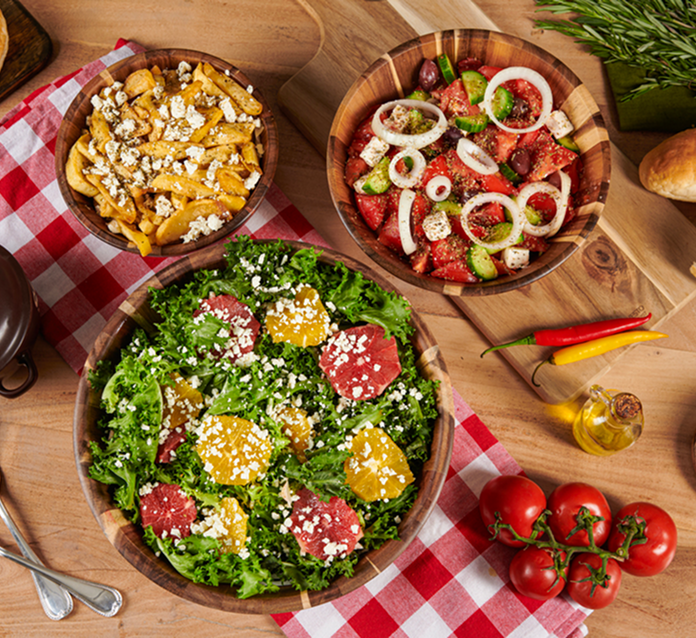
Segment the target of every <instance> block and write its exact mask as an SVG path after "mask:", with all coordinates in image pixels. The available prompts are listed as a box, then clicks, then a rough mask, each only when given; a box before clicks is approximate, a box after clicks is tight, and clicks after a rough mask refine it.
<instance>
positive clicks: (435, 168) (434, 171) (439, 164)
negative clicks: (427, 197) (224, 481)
mask: <svg viewBox="0 0 696 638" xmlns="http://www.w3.org/2000/svg"><path fill="white" fill-rule="evenodd" d="M438 175H444V176H445V177H447V178H448V179H449V180H450V181H451V180H452V173H451V172H450V167H449V164H448V163H447V159H446V158H445V156H444V155H438V156H437V157H436V158H435V159H434V160H432V161H431V162H429V163H428V165H427V166H426V167H425V169H424V170H423V175H421V182H420V183H421V186H422V187H423V188H425V186H426V185H427V183H428V182H429V181H430V180H431V179H432V178H433V177H437V176H438Z"/></svg>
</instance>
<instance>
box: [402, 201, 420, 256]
mask: <svg viewBox="0 0 696 638" xmlns="http://www.w3.org/2000/svg"><path fill="white" fill-rule="evenodd" d="M415 199H416V194H415V193H414V192H413V191H412V190H409V189H408V188H406V189H404V190H402V191H401V194H400V195H399V237H400V238H401V247H402V248H403V249H404V252H405V253H406V254H407V255H410V254H411V253H413V252H415V250H416V248H417V246H416V242H414V241H413V235H412V234H411V208H413V202H414V200H415Z"/></svg>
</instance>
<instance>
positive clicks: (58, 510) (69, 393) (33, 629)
mask: <svg viewBox="0 0 696 638" xmlns="http://www.w3.org/2000/svg"><path fill="white" fill-rule="evenodd" d="M355 1H356V2H357V1H363V0H355ZM372 1H380V2H385V1H386V0H372ZM393 1H394V2H397V0H393ZM447 2H452V0H443V3H444V4H446V3H447ZM23 4H24V6H25V7H26V8H27V9H28V10H29V11H30V12H31V13H32V14H33V15H34V17H35V18H36V19H37V20H38V21H39V23H40V24H41V25H43V27H44V28H45V29H46V30H47V31H48V33H49V34H50V36H51V38H52V40H53V45H54V46H53V49H54V53H53V59H52V61H51V63H50V64H49V65H48V67H47V68H45V69H44V70H43V71H42V72H41V73H40V74H39V75H38V76H36V77H35V78H33V79H32V80H31V81H30V82H29V83H28V84H26V85H25V86H23V87H22V88H20V89H19V90H18V91H16V92H15V93H14V94H12V95H10V96H9V97H8V98H7V99H5V100H4V101H3V102H2V103H0V116H1V115H3V114H4V113H6V112H7V111H8V110H9V109H10V108H12V107H13V106H14V105H15V104H17V103H18V102H19V101H20V100H21V99H22V98H24V97H25V96H27V95H28V94H29V93H30V92H31V91H33V90H34V89H36V88H38V87H40V86H42V85H44V84H46V83H48V82H50V81H51V80H53V79H54V78H56V77H59V76H62V75H64V74H66V73H69V72H71V71H73V70H74V69H76V68H78V67H80V66H82V65H83V64H85V63H87V62H89V61H91V60H92V59H94V58H97V57H99V56H101V55H103V54H105V53H106V52H107V51H108V50H109V49H110V48H112V47H113V45H114V44H115V42H116V40H117V39H118V38H119V37H126V38H130V39H132V40H135V41H137V42H139V43H141V44H142V45H144V46H146V47H152V48H157V47H177V48H192V49H199V50H205V51H206V52H208V53H211V54H213V55H216V56H219V57H222V58H225V59H227V60H229V61H230V62H231V63H233V64H235V65H237V66H239V67H240V68H242V69H243V70H244V71H245V73H246V74H247V75H248V76H249V77H250V78H251V79H252V81H253V83H254V84H255V85H256V86H258V87H259V88H260V89H261V90H262V91H263V93H264V95H265V96H266V97H267V98H268V99H269V101H270V102H271V105H272V107H273V108H274V111H275V114H276V117H277V120H278V126H279V133H280V139H281V151H280V163H279V167H278V171H277V174H276V182H277V183H278V185H279V186H280V188H281V189H282V190H283V191H284V192H285V193H286V194H287V196H288V197H289V198H290V200H291V201H292V202H293V203H294V204H295V205H296V206H297V207H298V208H299V209H300V210H301V211H302V213H303V214H304V215H305V216H306V217H307V218H308V219H309V220H310V221H311V222H312V223H313V224H314V225H315V227H316V228H317V229H318V231H319V232H320V233H321V235H322V236H323V237H324V238H325V239H326V240H327V241H328V242H329V243H330V244H331V245H332V246H333V247H334V248H336V249H338V250H340V251H342V252H344V253H347V254H349V255H351V256H352V257H355V258H356V259H362V260H365V259H366V258H365V257H364V256H363V255H362V254H361V252H360V251H359V249H358V248H357V246H356V245H355V244H354V242H353V241H352V240H351V239H350V237H349V235H348V234H347V232H346V231H345V229H344V228H343V226H342V224H341V222H340V221H339V219H338V217H337V215H336V214H335V213H334V211H333V209H332V204H331V199H330V197H329V193H328V188H327V185H326V177H325V163H324V159H323V157H322V156H321V155H320V154H319V153H318V152H317V151H316V150H314V149H313V148H312V147H311V146H310V145H309V144H308V142H307V141H306V140H305V139H304V138H303V137H302V135H301V134H300V133H299V132H298V130H297V129H296V128H295V127H294V126H293V125H292V124H291V123H290V122H289V120H288V119H287V118H286V117H285V116H284V115H283V114H282V113H281V112H280V110H279V109H278V108H276V107H277V102H276V94H277V92H278V90H279V89H280V87H281V86H282V85H283V84H284V83H285V82H286V81H287V80H288V79H289V78H290V77H292V76H293V75H294V74H295V73H297V71H298V70H299V69H301V68H302V67H303V66H304V65H305V64H306V63H307V62H309V60H310V59H311V58H312V56H313V55H314V54H315V52H316V51H317V49H318V47H319V46H320V43H321V36H322V34H321V30H320V28H319V26H318V25H317V23H316V22H315V21H314V20H313V18H312V16H311V14H310V12H308V10H307V7H306V6H304V5H303V4H302V1H301V0H299V1H295V0H236V1H235V2H227V0H169V1H168V2H158V3H155V2H151V1H149V0H137V1H136V0H101V1H100V2H93V1H92V0H73V1H72V2H69V3H68V2H49V1H47V0H25V1H24V3H23ZM477 4H478V5H479V7H480V9H481V10H482V11H483V12H484V13H486V14H487V15H488V16H489V17H490V18H492V19H493V20H494V22H496V23H497V24H498V25H499V26H500V28H501V29H502V30H503V31H506V32H508V33H512V34H515V35H518V36H520V37H523V38H526V39H529V40H532V41H534V42H535V43H537V44H538V45H540V46H542V47H543V48H545V49H547V50H548V51H550V52H551V53H554V54H555V55H556V56H558V57H559V58H561V59H562V60H564V61H565V62H566V63H567V64H568V65H569V66H570V67H571V68H572V69H573V70H574V71H575V73H576V74H577V75H578V76H580V78H581V79H582V80H583V81H584V82H585V83H586V84H587V85H588V87H589V88H590V91H591V92H592V93H593V95H594V96H595V99H596V100H597V102H598V104H599V105H600V107H601V109H602V112H603V114H604V117H605V119H606V121H607V123H608V128H609V133H610V137H611V139H612V140H613V141H614V142H615V143H616V145H617V146H618V147H619V148H620V149H621V150H622V151H624V153H626V155H627V156H628V157H629V158H630V159H631V160H632V161H633V162H634V163H636V164H637V163H638V162H639V161H640V159H641V158H642V157H643V155H644V154H645V153H646V152H647V151H648V150H649V149H650V148H652V147H653V146H655V145H656V144H657V143H658V142H659V141H660V140H661V139H663V138H664V137H665V136H664V135H661V134H656V133H655V134H648V133H621V132H619V131H617V130H616V117H615V113H614V110H613V106H612V105H611V94H610V91H609V87H608V83H607V79H606V76H605V75H604V73H603V72H602V68H601V64H600V63H599V62H598V60H596V59H595V58H593V57H591V56H590V55H589V54H588V53H587V52H586V51H585V50H584V49H583V48H582V47H581V46H579V45H577V44H575V43H573V42H572V40H570V39H569V38H565V37H564V36H561V35H559V34H555V33H552V32H545V33H541V32H539V31H537V30H534V29H533V22H532V20H533V16H534V3H533V1H532V0H499V1H497V0H479V1H478V2H477ZM462 26H466V25H462ZM680 208H681V210H682V211H683V213H684V214H685V215H686V216H687V217H688V218H689V219H690V220H691V222H692V223H694V222H695V221H696V208H695V207H694V206H693V205H681V207H680ZM646 249H647V250H649V247H646ZM373 267H376V266H374V265H373ZM392 280H393V279H392ZM400 287H401V289H402V291H403V293H404V294H405V295H406V296H407V297H408V298H409V299H410V300H411V301H412V303H413V305H414V307H415V308H416V309H417V310H418V311H419V312H420V313H421V314H422V315H423V316H424V317H425V319H426V320H427V321H428V323H429V325H430V327H431V329H432V331H433V333H434V335H435V338H436V339H437V341H438V342H439V344H440V346H441V347H442V348H443V350H444V353H445V357H446V360H447V363H448V366H449V370H450V373H451V376H452V380H453V385H454V387H455V389H456V390H458V391H459V393H460V394H461V395H462V396H463V397H464V399H465V400H466V401H467V402H468V403H469V404H470V405H471V406H472V408H473V409H474V410H475V411H476V413H477V414H478V415H479V416H480V417H481V419H482V420H483V421H484V422H485V423H486V425H487V426H488V427H489V428H490V430H491V431H492V432H493V434H494V435H495V436H496V437H498V439H499V440H500V441H501V442H502V443H503V445H504V446H505V448H506V449H507V450H508V451H509V452H510V453H511V454H512V456H513V457H514V458H515V459H516V460H517V461H518V463H519V464H520V465H521V466H522V467H523V468H524V469H525V470H526V472H527V473H528V474H529V476H530V477H531V478H533V479H534V480H536V481H538V482H539V483H540V485H541V486H542V487H543V488H544V489H545V491H546V492H547V494H548V493H549V492H550V491H551V490H552V489H553V487H555V486H556V485H558V484H560V483H562V482H567V481H586V482H589V483H592V484H593V485H595V486H597V487H598V488H600V489H601V490H602V491H603V492H604V493H605V494H606V495H607V498H608V500H609V502H610V505H611V506H612V508H613V509H616V508H618V507H619V506H620V505H622V504H625V503H628V502H631V501H636V500H647V501H651V502H654V503H655V504H658V505H660V506H662V507H664V508H665V509H666V510H668V511H669V512H670V513H671V514H672V516H673V518H674V519H675V521H676V523H677V527H678V529H679V547H678V550H677V554H676V558H675V560H674V562H673V563H672V565H671V566H670V567H669V568H668V569H667V570H666V571H665V572H664V573H662V574H660V575H659V576H656V577H653V578H650V579H641V578H636V577H632V576H625V577H624V580H623V584H622V587H621V591H620V593H619V597H618V599H617V600H616V601H615V602H614V603H613V604H612V605H611V606H610V607H608V608H607V609H604V610H601V611H597V612H595V613H593V614H592V615H591V616H590V618H589V619H588V621H587V625H588V627H589V629H590V635H591V636H592V637H593V638H605V637H610V636H611V637H619V636H621V637H623V636H631V637H632V638H648V637H650V638H652V637H653V636H669V637H671V636H674V637H683V636H690V635H694V632H695V631H696V630H695V629H694V627H695V626H696V517H695V516H694V509H695V508H694V496H695V492H694V490H695V489H696V474H695V472H694V467H693V464H692V452H691V449H692V446H693V438H694V433H695V431H696V351H695V350H696V348H695V346H694V344H696V305H694V303H693V302H692V303H690V304H688V305H687V306H686V307H685V308H683V309H682V311H681V312H679V313H678V314H677V315H676V316H675V317H673V318H672V319H670V320H669V322H668V323H666V324H664V325H663V326H661V328H662V329H663V331H664V332H667V333H668V334H669V335H670V338H669V339H665V340H661V341H659V342H656V344H657V345H652V344H651V345H650V347H643V346H638V347H636V348H635V349H634V350H632V351H631V352H630V353H628V354H627V355H626V356H625V357H623V358H622V359H621V360H620V362H619V364H617V365H616V366H615V367H614V368H613V369H612V370H611V371H610V372H609V373H607V374H606V375H605V376H604V377H603V379H602V384H603V385H604V386H605V387H612V388H620V389H623V390H629V391H631V392H634V393H635V394H637V395H638V396H639V397H640V398H641V399H642V401H643V405H644V408H645V414H646V426H645V430H644V434H643V437H642V438H641V439H640V441H639V442H638V444H637V445H636V446H635V447H634V448H632V449H631V450H628V451H624V452H622V453H620V454H618V455H616V456H613V457H608V458H599V457H592V456H590V455H588V454H585V453H584V452H582V451H581V450H580V449H579V448H577V447H576V446H575V444H574V442H573V439H572V436H571V432H570V424H569V417H570V415H572V411H573V406H549V405H545V404H544V403H543V402H542V401H541V400H540V399H539V398H538V396H537V395H536V394H535V393H534V392H533V391H532V390H531V389H530V388H529V386H528V385H527V384H526V383H524V382H523V381H522V380H521V379H520V378H519V377H518V376H517V374H516V373H515V371H514V370H513V369H512V368H511V367H509V366H508V365H507V364H506V363H505V361H504V360H503V359H502V358H500V357H498V356H495V355H494V356H489V357H486V358H485V359H480V358H479V353H480V352H481V351H482V350H483V349H484V348H485V347H486V346H487V345H488V344H487V343H486V341H485V340H484V339H483V337H482V336H481V335H480V333H479V332H478V331H477V330H476V329H475V328H474V327H473V326H472V325H471V324H470V322H469V321H467V319H466V318H465V317H464V316H463V315H462V314H461V312H460V311H458V310H457V309H456V308H455V307H454V306H453V305H452V304H451V303H450V302H449V301H448V300H447V299H446V298H442V297H439V296H437V295H435V294H433V293H426V292H421V291H420V290H417V289H415V288H412V287H410V286H408V285H401V286H400ZM559 301H560V300H559ZM35 358H36V361H37V365H38V368H39V380H38V382H37V383H36V385H35V386H34V388H32V390H31V391H30V392H28V393H27V394H25V395H24V396H23V397H21V398H18V399H14V400H6V399H0V468H2V475H3V484H2V487H1V488H0V493H1V494H2V498H3V499H4V500H5V501H6V503H7V506H8V508H9V509H10V511H11V512H12V514H13V515H14V517H15V519H16V520H17V521H18V522H19V525H20V527H21V528H22V529H23V530H24V532H25V533H26V536H27V538H28V539H29V541H30V542H31V544H32V546H33V548H34V549H35V551H36V552H37V553H38V554H39V555H40V556H41V557H42V558H43V559H44V560H45V561H46V562H47V563H48V564H49V565H50V566H51V567H53V568H55V569H57V570H60V571H64V572H67V573H70V574H73V575H75V576H79V577H82V578H87V579H91V580H96V581H102V582H105V583H108V584H110V585H112V586H114V587H117V588H118V589H120V590H121V591H122V592H123V594H124V599H125V604H124V607H123V609H122V610H121V611H120V612H119V614H118V615H117V616H116V617H114V618H111V619H105V618H102V617H100V616H97V615H96V614H94V613H93V612H91V611H90V610H89V609H87V608H86V607H84V606H83V605H81V604H80V603H77V602H76V604H75V610H74V611H73V613H72V614H71V615H70V616H69V617H68V618H66V619H65V620H63V621H61V622H59V623H56V622H52V621H50V620H48V619H47V618H46V616H45V615H44V614H43V611H42V610H41V607H40V605H39V602H38V600H37V597H36V594H35V592H34V587H33V583H32V579H31V578H30V576H29V573H28V572H27V571H25V570H24V569H22V568H20V567H18V566H16V565H15V564H13V563H10V562H9V561H0V635H2V636H20V635H21V636H72V637H78V638H79V637H82V636H85V637H86V636H94V635H99V636H117V635H118V636H160V635H161V636H165V635H167V636H172V635H174V636H179V635H186V634H190V635H197V636H218V635H219V636H223V635H224V636H230V635H232V636H235V637H239V638H242V637H244V638H246V637H254V638H257V637H258V636H282V635H283V634H282V632H280V630H279V629H278V627H277V626H276V624H275V623H274V621H273V620H272V619H271V618H270V617H268V616H245V615H235V614H228V613H222V612H216V611H212V610H209V609H207V608H204V607H200V606H197V605H195V604H193V603H189V602H187V601H184V600H181V599H179V598H177V597H175V596H174V595H171V594H169V593H168V592H166V591H165V590H163V589H161V588H160V587H158V586H157V585H155V584H153V583H151V582H150V581H148V580H147V579H146V578H145V577H144V576H142V575H141V574H140V573H139V572H137V571H136V570H135V569H134V568H132V567H131V566H130V564H129V563H127V562H126V561H125V559H123V558H122V557H121V556H120V555H119V554H118V552H117V551H116V550H115V549H114V548H113V547H112V546H111V544H110V543H109V541H108V540H107V539H106V537H105V536H104V535H103V534H102V532H101V529H100V527H99V525H98V524H97V522H96V520H95V519H94V518H93V517H92V514H91V512H90V510H89V508H88V506H87V504H86V502H85V500H84V498H83V496H82V491H81V489H80V485H79V481H78V477H77V472H76V469H75V461H74V458H73V448H72V416H73V408H74V402H75V393H76V388H77V376H76V375H75V374H74V373H73V372H72V371H71V370H70V369H69V368H68V366H67V365H66V364H65V362H64V361H63V360H62V359H61V358H60V357H59V356H58V355H57V353H56V352H55V351H54V350H53V348H52V347H51V346H49V345H48V344H47V343H46V342H45V341H43V339H39V341H38V343H37V345H36V348H35ZM0 544H2V545H5V546H7V547H9V548H11V549H14V550H16V547H15V545H14V543H13V542H12V541H11V538H10V535H9V532H7V531H6V530H5V529H4V528H1V529H0Z"/></svg>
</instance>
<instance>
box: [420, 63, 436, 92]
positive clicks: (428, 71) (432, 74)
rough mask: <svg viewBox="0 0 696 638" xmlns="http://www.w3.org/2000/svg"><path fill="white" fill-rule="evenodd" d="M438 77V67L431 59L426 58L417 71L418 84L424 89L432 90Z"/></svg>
mask: <svg viewBox="0 0 696 638" xmlns="http://www.w3.org/2000/svg"><path fill="white" fill-rule="evenodd" d="M439 79H440V69H439V68H438V66H437V64H435V62H433V61H432V60H429V59H426V60H425V61H424V62H423V64H422V65H421V68H420V72H419V73H418V84H420V87H421V88H422V89H423V90H424V91H428V92H430V91H432V90H433V87H434V86H435V85H436V84H437V81H438V80H439Z"/></svg>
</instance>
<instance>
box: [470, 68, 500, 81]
mask: <svg viewBox="0 0 696 638" xmlns="http://www.w3.org/2000/svg"><path fill="white" fill-rule="evenodd" d="M476 70H477V71H478V72H479V73H480V74H481V75H482V76H483V77H485V78H486V79H487V80H488V81H489V82H490V81H491V79H492V78H493V76H495V74H496V73H498V71H502V70H503V69H502V67H499V66H488V65H487V64H484V65H483V66H480V67H479V68H478V69H476Z"/></svg>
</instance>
